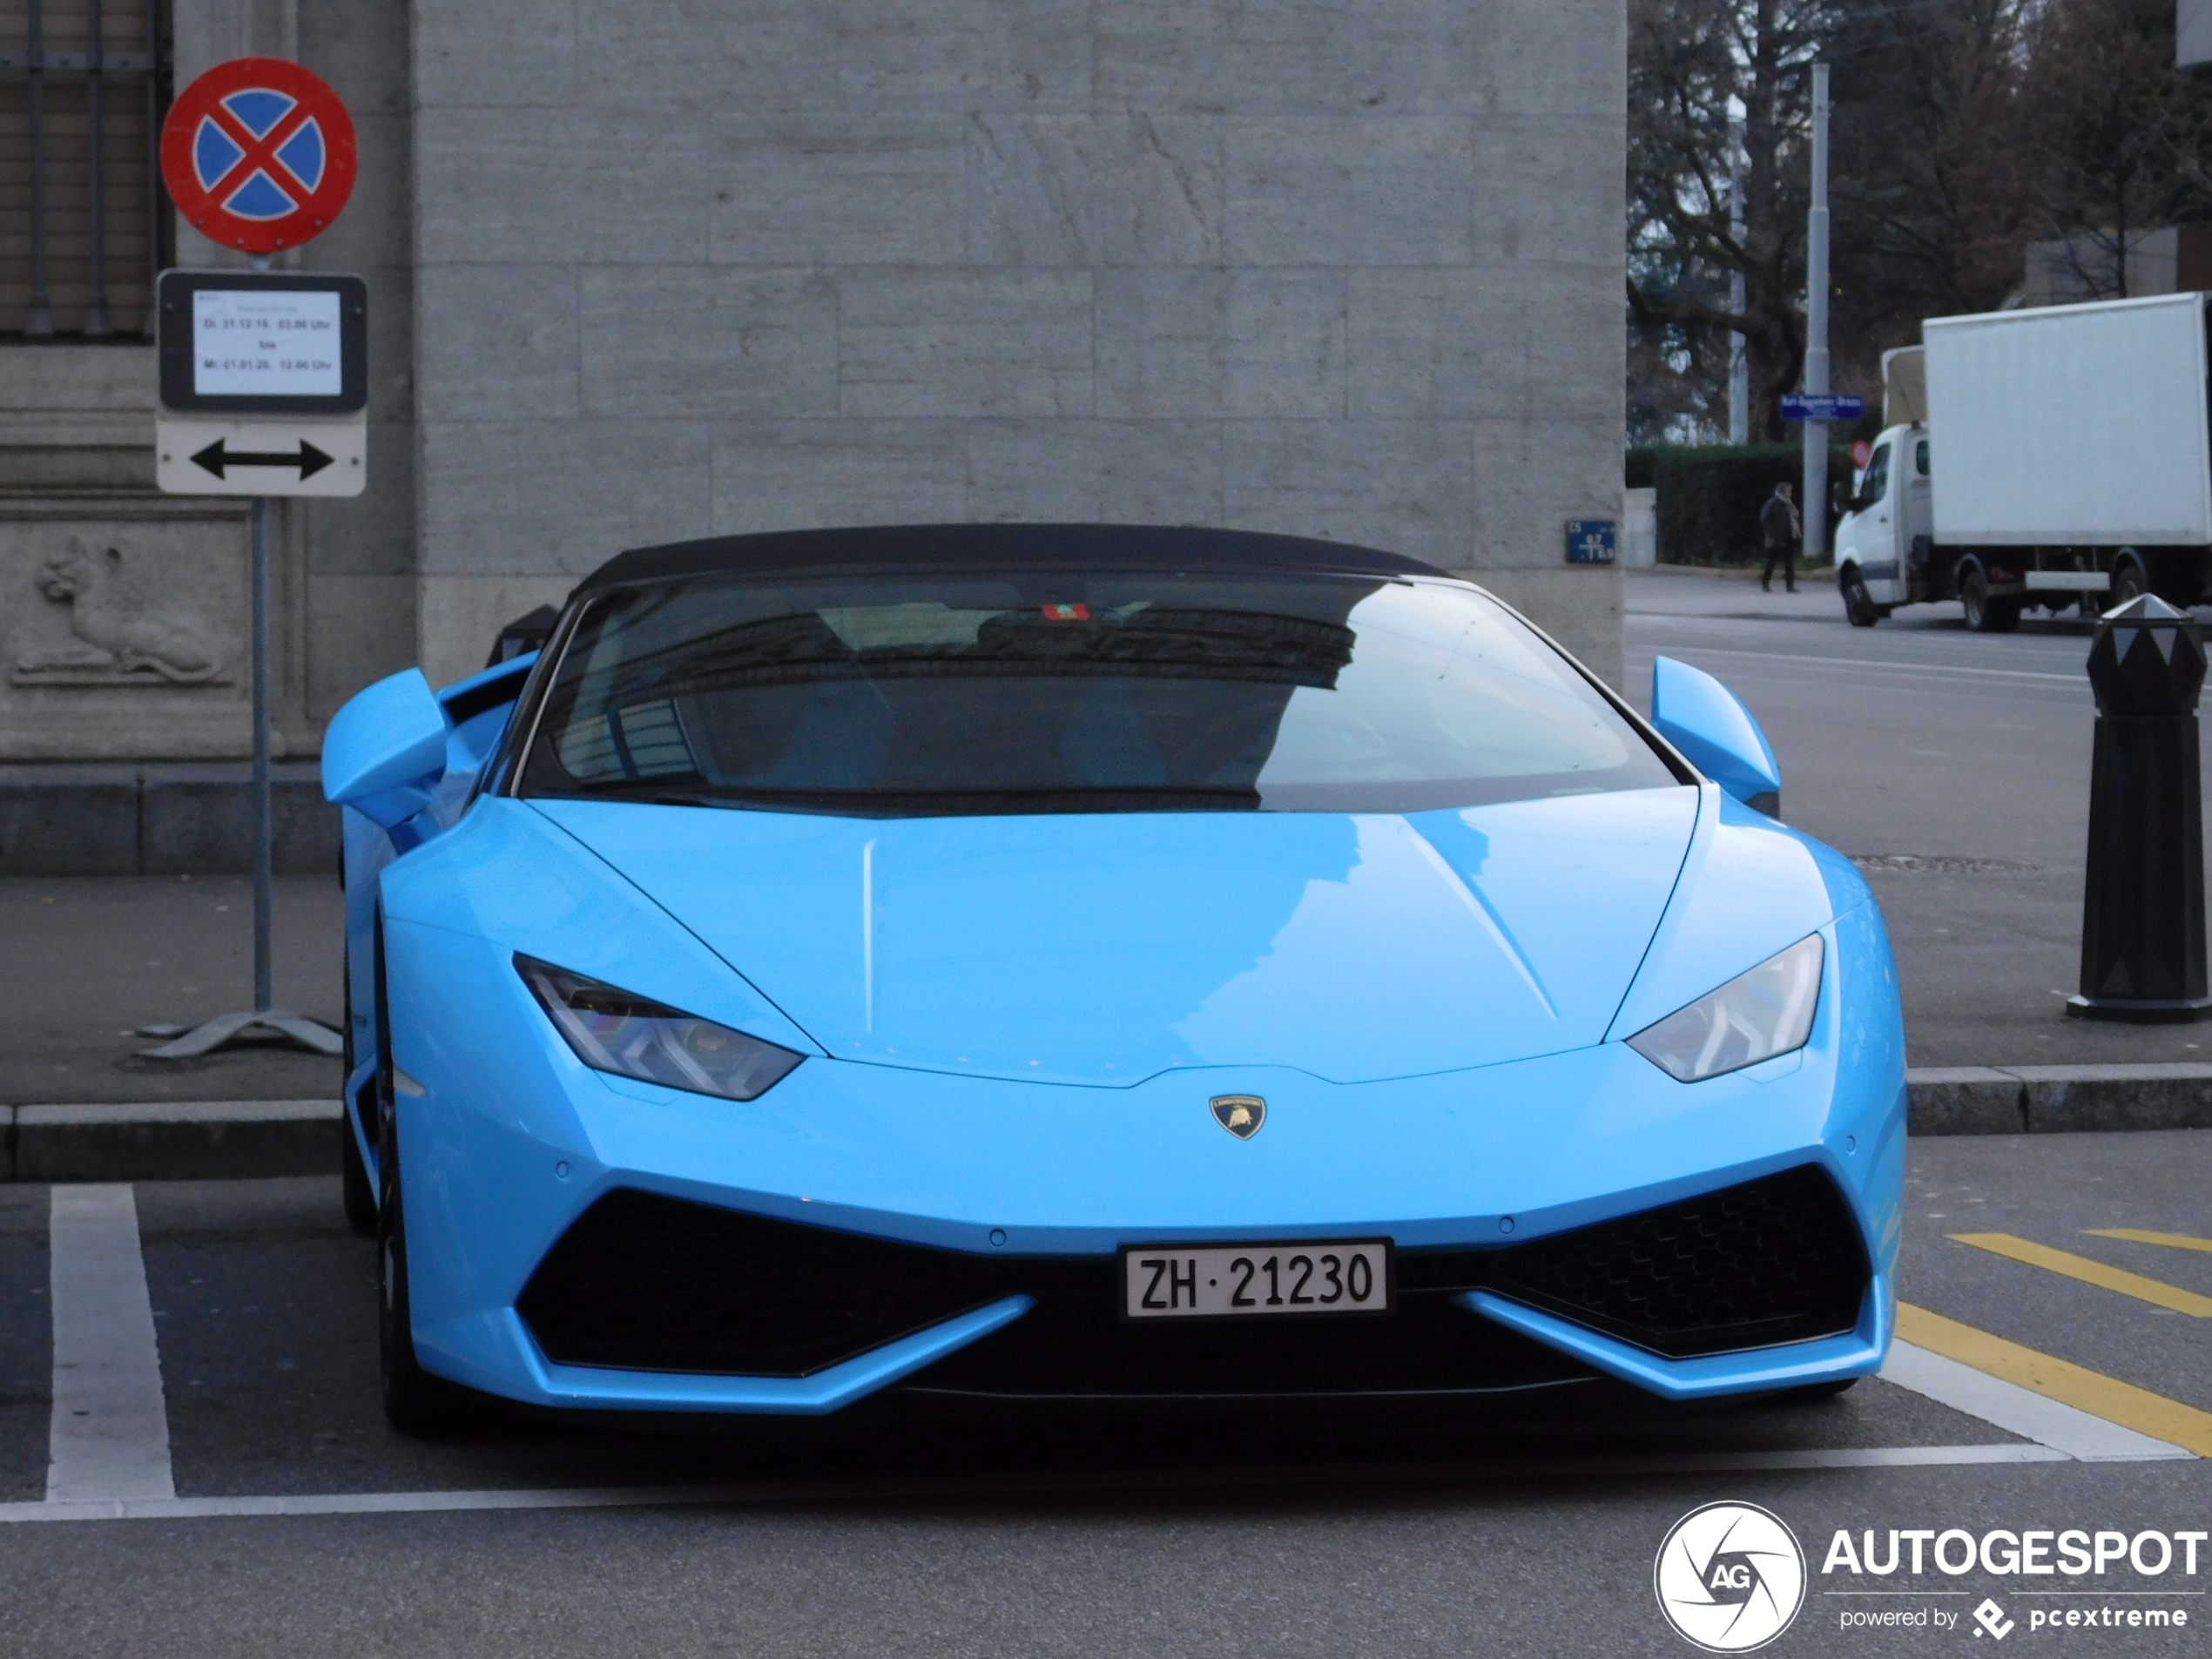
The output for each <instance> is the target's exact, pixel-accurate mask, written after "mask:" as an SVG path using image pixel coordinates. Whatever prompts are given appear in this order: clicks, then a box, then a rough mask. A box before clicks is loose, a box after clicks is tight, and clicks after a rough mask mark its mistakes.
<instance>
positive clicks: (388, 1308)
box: [376, 1132, 479, 1440]
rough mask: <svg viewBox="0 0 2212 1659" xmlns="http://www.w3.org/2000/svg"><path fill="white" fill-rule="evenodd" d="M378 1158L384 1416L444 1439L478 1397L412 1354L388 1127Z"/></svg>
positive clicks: (402, 1228)
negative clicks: (433, 1371)
mask: <svg viewBox="0 0 2212 1659" xmlns="http://www.w3.org/2000/svg"><path fill="white" fill-rule="evenodd" d="M398 1152H399V1149H398V1147H397V1145H396V1144H395V1141H394V1137H393V1136H392V1135H391V1134H390V1133H389V1132H387V1133H386V1135H385V1136H384V1141H383V1144H382V1145H381V1146H380V1147H378V1148H377V1157H376V1161H377V1163H378V1164H379V1165H381V1167H382V1168H383V1169H385V1170H387V1171H388V1174H386V1176H385V1177H384V1203H383V1206H382V1214H381V1216H380V1217H379V1219H378V1224H377V1229H376V1281H377V1282H376V1360H377V1379H378V1382H379V1385H380V1386H381V1393H382V1395H383V1402H384V1416H385V1420H387V1421H388V1422H389V1423H390V1424H391V1426H393V1427H394V1428H395V1429H397V1430H399V1431H400V1433H402V1434H411V1435H413V1436H415V1438H417V1439H418V1440H442V1439H444V1438H447V1437H448V1436H450V1435H454V1434H457V1433H462V1432H463V1431H464V1430H466V1429H468V1428H469V1426H472V1424H473V1423H474V1422H475V1420H476V1418H477V1416H478V1406H479V1401H478V1399H477V1396H476V1395H475V1393H473V1392H472V1391H470V1390H469V1389H466V1388H463V1387H462V1386H460V1385H459V1384H457V1383H451V1382H448V1381H447V1380H446V1379H444V1378H443V1377H435V1376H433V1375H431V1374H430V1372H427V1371H425V1370H423V1369H422V1367H421V1365H420V1364H419V1363H417V1362H416V1359H415V1328H414V1318H413V1314H412V1312H411V1310H410V1309H409V1306H408V1294H407V1206H406V1204H405V1203H404V1202H403V1201H402V1195H401V1190H400V1178H399V1156H398Z"/></svg>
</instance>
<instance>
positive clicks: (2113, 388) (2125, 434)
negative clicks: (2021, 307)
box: [1920, 293, 2212, 547]
mask: <svg viewBox="0 0 2212 1659" xmlns="http://www.w3.org/2000/svg"><path fill="white" fill-rule="evenodd" d="M2204 307H2205V296H2204V295H2202V294H2201V293H2175V294H2160V295H2157V296H2155V297H2153V298H2151V299H2148V300H2107V301H2104V302H2101V303H2099V304H2094V305H2080V306H2051V307H2043V308H2040V309H2037V310H2029V311H1995V312H1988V313H1986V314H1980V315H1978V316H1967V317H1932V318H1930V319H1929V320H1927V321H1925V323H1923V324H1922V325H1921V330H1920V333H1921V339H1922V341H1924V343H1925V347H1926V350H1927V360H1926V372H1927V401H1928V429H1929V432H1930V435H1931V436H1932V439H1933V442H1934V446H1935V462H1934V465H1933V467H1932V469H1931V472H1932V483H1933V486H1934V503H1933V507H1934V524H1933V529H1934V533H1935V540H1936V541H1937V542H1938V543H1955V544H1959V545H1964V546H1982V547H1988V546H2042V547H2053V546H2073V547H2118V546H2138V547H2141V546H2169V547H2170V546H2177V545H2188V546H2197V547H2202V546H2203V545H2205V544H2206V543H2212V431H2209V430H2208V425H2207V411H2206V381H2205V375H2206V359H2205V339H2204Z"/></svg>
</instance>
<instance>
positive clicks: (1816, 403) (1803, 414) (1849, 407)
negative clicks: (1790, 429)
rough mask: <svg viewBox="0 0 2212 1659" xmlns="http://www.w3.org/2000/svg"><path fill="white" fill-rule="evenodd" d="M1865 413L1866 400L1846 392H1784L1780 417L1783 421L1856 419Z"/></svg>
mask: <svg viewBox="0 0 2212 1659" xmlns="http://www.w3.org/2000/svg"><path fill="white" fill-rule="evenodd" d="M1865 413H1866V400H1865V398H1863V397H1853V396H1851V395H1850V394H1849V393H1847V392H1822V393H1818V394H1817V395H1816V394H1814V393H1811V392H1784V394H1783V395H1782V418H1783V419H1784V420H1785V421H1856V420H1858V417H1859V416H1860V415H1864V414H1865Z"/></svg>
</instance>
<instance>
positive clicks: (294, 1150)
mask: <svg viewBox="0 0 2212 1659" xmlns="http://www.w3.org/2000/svg"><path fill="white" fill-rule="evenodd" d="M1905 1089H1906V1091H1907V1102H1908V1104H1907V1113H1908V1116H1907V1119H1906V1127H1907V1130H1908V1132H1909V1133H1911V1134H1913V1135H2064V1134H2071V1133H2078V1132H2082V1131H2089V1130H2167V1129H2212V1065H2175V1064H2152V1065H2123V1066H2001V1067H2000V1066H1921V1067H1915V1068H1914V1069H1912V1070H1910V1071H1908V1072H1906V1073H1905ZM343 1133H344V1112H343V1110H342V1109H341V1106H340V1104H339V1103H338V1102H336V1101H334V1100H210V1101H177V1102H165V1103H158V1104H152V1105H147V1104H141V1103H124V1104H116V1105H94V1106H59V1105H35V1106H0V1149H4V1152H3V1154H0V1181H212V1180H239V1179H246V1178H250V1177H262V1176H280V1175H335V1174H336V1173H337V1172H338V1167H339V1163H338V1160H339V1157H340V1153H341V1148H342V1147H343V1144H344V1143H343V1142H342V1141H341V1138H340V1137H341V1136H342V1135H343Z"/></svg>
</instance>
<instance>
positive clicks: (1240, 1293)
mask: <svg viewBox="0 0 2212 1659" xmlns="http://www.w3.org/2000/svg"><path fill="white" fill-rule="evenodd" d="M1122 1285H1123V1296H1122V1312H1123V1315H1124V1316H1125V1317H1126V1318H1132V1319H1190V1318H1200V1319H1218V1318H1243V1317H1244V1316H1245V1315H1248V1314H1249V1315H1251V1316H1253V1317H1256V1318H1257V1317H1264V1316H1266V1315H1268V1314H1304V1313H1387V1312H1390V1291H1391V1284H1390V1242H1389V1240H1387V1239H1383V1238H1359V1239H1351V1240H1344V1239H1302V1240H1300V1241H1299V1242H1298V1243H1296V1244H1144V1245H1137V1246H1133V1247H1131V1248H1130V1249H1128V1250H1125V1251H1123V1252H1122Z"/></svg>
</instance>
